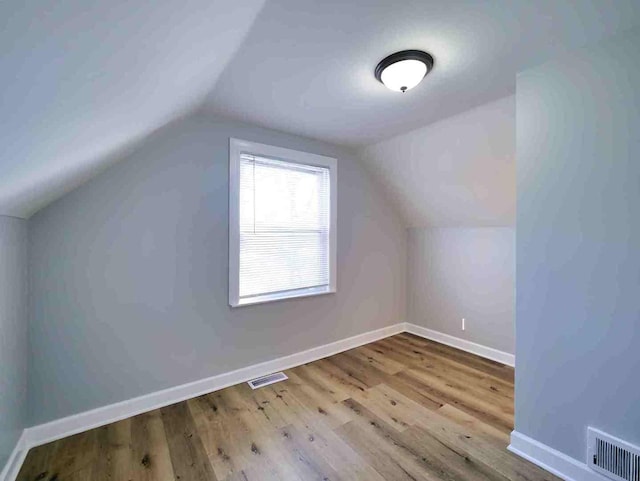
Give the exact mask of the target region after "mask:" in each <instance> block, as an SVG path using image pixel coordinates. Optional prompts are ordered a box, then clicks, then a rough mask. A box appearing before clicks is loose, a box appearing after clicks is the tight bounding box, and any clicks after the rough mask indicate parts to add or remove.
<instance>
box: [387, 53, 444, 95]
mask: <svg viewBox="0 0 640 481" xmlns="http://www.w3.org/2000/svg"><path fill="white" fill-rule="evenodd" d="M432 67H433V57H432V56H431V55H429V54H428V53H426V52H422V51H420V50H404V51H402V52H397V53H394V54H393V55H389V56H388V57H387V58H385V59H383V60H382V61H381V62H380V63H379V64H378V66H377V67H376V71H375V75H376V78H377V79H378V80H379V81H380V82H382V83H383V84H384V85H385V86H386V87H387V88H389V89H391V90H394V91H396V92H406V91H407V90H410V89H412V88H413V87H415V86H416V85H418V84H419V83H420V82H421V81H422V79H423V78H424V77H425V75H427V73H429V70H431V68H432Z"/></svg>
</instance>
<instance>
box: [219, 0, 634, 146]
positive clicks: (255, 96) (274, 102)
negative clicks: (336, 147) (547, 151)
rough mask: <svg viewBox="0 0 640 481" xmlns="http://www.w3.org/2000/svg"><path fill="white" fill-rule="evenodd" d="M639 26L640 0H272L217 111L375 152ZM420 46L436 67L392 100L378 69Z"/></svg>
mask: <svg viewBox="0 0 640 481" xmlns="http://www.w3.org/2000/svg"><path fill="white" fill-rule="evenodd" d="M639 19H640V2H639V1H638V0H535V1H531V0H456V1H450V0H402V1H399V0H350V1H344V0H323V1H318V0H270V1H268V2H267V3H266V4H265V7H264V9H263V10H262V11H261V13H260V15H259V16H258V19H257V20H256V22H255V24H254V26H253V28H252V29H251V32H250V33H249V35H248V36H247V39H246V41H245V42H244V43H243V45H242V47H241V48H240V50H239V51H238V53H237V55H236V56H235V57H234V59H233V60H232V61H231V63H230V64H229V66H228V67H227V69H226V70H225V72H224V74H223V75H222V76H221V77H220V79H219V81H218V83H217V84H216V87H215V89H214V90H213V92H212V94H211V95H210V96H209V98H208V100H207V107H208V108H209V109H210V110H211V111H213V112H216V113H220V114H224V115H227V116H231V117H234V118H237V119H240V120H243V121H247V122H251V123H256V124H259V125H263V126H269V127H272V128H277V129H281V130H285V131H289V132H292V133H297V134H300V135H306V136H309V137H315V138H319V139H322V140H325V141H330V142H334V143H340V144H353V145H364V144H368V143H371V142H377V141H380V140H382V139H384V138H389V137H392V136H394V135H397V134H399V133H402V132H406V131H408V130H411V129H415V128H417V127H419V126H423V125H426V124H428V123H430V122H434V121H436V120H438V119H442V118H446V117H448V116H451V115H454V114H456V113H460V112H463V111H465V110H468V109H469V108H472V107H474V106H477V105H481V104H483V103H486V102H488V101H491V100H495V99H498V98H501V97H504V96H505V95H509V94H511V93H513V92H514V90H515V75H516V73H517V72H518V71H520V70H522V69H524V68H526V67H530V66H534V65H537V64H539V63H542V62H543V61H546V60H547V59H549V58H551V57H552V56H554V55H555V54H557V53H558V51H559V50H562V49H573V48H575V47H578V46H582V45H584V44H587V43H589V42H592V41H597V40H598V39H599V38H602V37H604V36H608V35H611V34H613V33H616V32H618V31H619V30H621V29H626V28H630V27H632V26H633V25H635V24H637V23H638V21H639ZM409 48H411V49H421V50H426V51H428V52H430V53H431V54H433V56H434V57H435V67H434V70H433V71H432V72H431V73H430V74H429V76H428V77H427V79H426V80H425V81H424V82H422V83H421V84H420V85H418V87H416V88H415V89H413V90H411V91H409V92H407V93H406V94H400V93H397V92H391V91H389V90H387V89H386V88H385V87H384V86H383V85H382V84H380V83H379V82H377V81H376V79H375V78H374V75H373V69H374V68H375V66H376V64H377V63H378V61H380V60H381V59H382V58H383V57H385V56H387V55H388V54H390V53H393V52H395V51H398V50H404V49H409Z"/></svg>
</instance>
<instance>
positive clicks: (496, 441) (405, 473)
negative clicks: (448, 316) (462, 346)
mask: <svg viewBox="0 0 640 481" xmlns="http://www.w3.org/2000/svg"><path fill="white" fill-rule="evenodd" d="M286 373H287V375H288V376H289V380H288V381H284V382H281V383H277V384H273V385H271V386H267V387H264V388H261V389H258V390H255V391H252V390H251V388H249V387H248V386H247V385H246V384H241V385H237V386H233V387H231V388H228V389H224V390H221V391H218V392H215V393H212V394H208V395H205V396H201V397H198V398H194V399H191V400H189V401H185V402H181V403H178V404H174V405H172V406H169V407H166V408H163V409H159V410H156V411H152V412H149V413H146V414H142V415H139V416H135V417H133V418H130V419H126V420H124V421H119V422H117V423H114V424H110V425H108V426H104V427H101V428H97V429H94V430H91V431H88V432H85V433H82V434H78V435H75V436H71V437H69V438H66V439H62V440H60V441H56V442H54V443H50V444H47V445H45V446H40V447H37V448H34V449H32V450H31V451H30V452H29V454H28V456H27V459H26V461H25V463H24V466H23V467H22V470H21V471H20V474H19V475H18V480H19V481H34V480H39V481H80V480H98V481H107V480H108V481H128V480H135V481H137V480H145V481H152V480H162V481H174V480H179V481H191V480H194V481H195V480H197V481H201V480H224V481H254V480H260V481H265V480H267V481H268V480H286V481H289V480H301V481H309V480H363V481H382V480H388V481H391V480H393V481H401V480H402V481H403V480H407V481H436V480H446V481H453V480H469V481H480V480H496V481H498V480H499V481H505V480H518V481H537V480H556V479H558V478H556V477H554V476H552V475H551V474H548V473H547V472H546V471H543V470H541V469H540V468H538V467H536V466H534V465H533V464H530V463H528V462H527V461H524V460H522V459H520V458H518V457H517V456H514V455H513V454H511V453H509V452H508V451H507V450H506V447H507V444H508V442H509V432H510V431H511V429H512V428H513V369H511V368H509V367H506V366H503V365H501V364H498V363H495V362H492V361H488V360H486V359H482V358H480V357H477V356H474V355H471V354H468V353H465V352H462V351H459V350H456V349H453V348H450V347H447V346H444V345H442V344H438V343H435V342H431V341H427V340H424V339H421V338H418V337H416V336H412V335H410V334H399V335H397V336H393V337H390V338H387V339H383V340H381V341H378V342H375V343H372V344H368V345H366V346H362V347H359V348H357V349H353V350H351V351H347V352H345V353H342V354H338V355H335V356H332V357H329V358H326V359H322V360H320V361H316V362H312V363H309V364H306V365H304V366H300V367H297V368H295V369H291V370H289V371H287V372H286Z"/></svg>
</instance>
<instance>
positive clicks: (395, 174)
mask: <svg viewBox="0 0 640 481" xmlns="http://www.w3.org/2000/svg"><path fill="white" fill-rule="evenodd" d="M515 114H516V102H515V97H514V96H509V97H505V98H503V99H500V100H497V101H494V102H490V103H488V104H485V105H482V106H480V107H477V108H475V109H472V110H469V111H467V112H464V113H462V114H459V115H456V116H453V117H450V118H448V119H445V120H442V121H439V122H436V123H433V124H431V125H428V126H426V127H422V128H420V129H417V130H414V131H412V132H408V133H406V134H402V135H399V136H397V137H394V138H391V139H388V140H385V141H382V142H379V143H377V144H375V145H372V146H370V147H366V148H364V149H362V150H360V152H359V157H360V158H361V159H362V161H363V162H364V163H365V164H366V165H367V167H369V170H371V171H372V172H373V174H374V176H375V177H376V178H377V179H378V180H379V182H380V183H381V184H382V185H383V186H384V187H385V188H386V190H387V191H388V193H389V196H390V198H392V199H393V200H394V201H395V204H396V207H397V208H398V209H399V211H400V212H401V213H402V215H403V217H404V220H405V221H406V225H407V226H409V227H461V226H463V227H482V226H511V225H514V223H515V212H516V149H515V127H516V118H515Z"/></svg>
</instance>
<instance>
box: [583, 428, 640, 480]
mask: <svg viewBox="0 0 640 481" xmlns="http://www.w3.org/2000/svg"><path fill="white" fill-rule="evenodd" d="M587 436H588V437H587V442H588V444H587V446H588V452H587V465H588V466H589V467H591V469H593V470H594V471H597V472H599V473H602V474H604V475H605V476H607V477H609V478H611V479H615V480H619V481H640V448H638V447H637V446H634V445H632V444H629V443H627V442H625V441H622V440H621V439H618V438H615V437H613V436H610V435H608V434H606V433H603V432H602V431H598V430H597V429H593V428H589V429H588V431H587Z"/></svg>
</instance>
